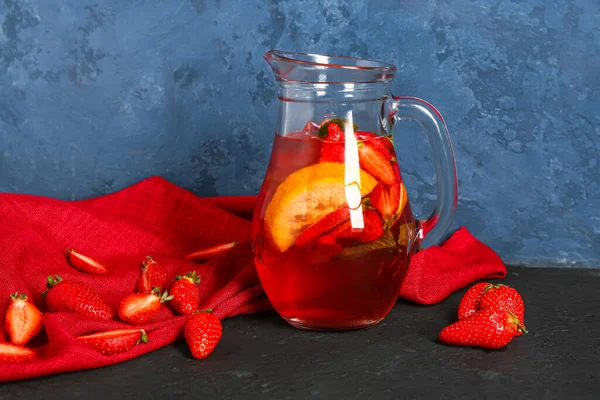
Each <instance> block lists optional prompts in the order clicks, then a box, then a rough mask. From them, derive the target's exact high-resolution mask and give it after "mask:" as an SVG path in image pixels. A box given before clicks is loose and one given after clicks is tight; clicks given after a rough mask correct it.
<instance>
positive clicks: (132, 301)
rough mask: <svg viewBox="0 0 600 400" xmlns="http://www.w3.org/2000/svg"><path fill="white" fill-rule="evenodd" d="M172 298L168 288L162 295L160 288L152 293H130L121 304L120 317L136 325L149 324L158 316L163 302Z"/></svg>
mask: <svg viewBox="0 0 600 400" xmlns="http://www.w3.org/2000/svg"><path fill="white" fill-rule="evenodd" d="M172 298H173V296H169V293H168V292H167V291H166V290H165V292H164V293H163V294H162V295H161V294H160V291H159V290H158V288H155V289H154V290H153V291H152V293H136V294H130V295H128V296H125V297H124V298H123V300H121V304H119V317H120V318H121V320H122V321H124V322H127V323H130V324H134V325H143V324H149V323H150V322H154V321H155V320H156V318H157V317H158V313H159V312H160V306H161V304H163V303H164V302H166V301H169V300H171V299H172Z"/></svg>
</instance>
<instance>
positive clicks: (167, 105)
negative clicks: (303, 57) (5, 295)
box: [0, 0, 600, 267]
mask: <svg viewBox="0 0 600 400" xmlns="http://www.w3.org/2000/svg"><path fill="white" fill-rule="evenodd" d="M0 23H1V24H2V29H1V30H0V190H1V191H7V192H22V193H32V194H39V195H49V196H53V197H58V198H64V199H82V198H87V197H90V196H95V195H100V194H103V193H107V192H111V191H115V190H117V189H121V188H123V187H125V186H127V185H129V184H132V183H134V182H136V181H138V180H140V179H142V178H145V177H148V176H150V175H162V176H164V177H165V178H167V179H169V180H171V181H173V182H175V183H177V184H180V185H182V186H184V187H186V188H188V189H190V190H193V191H194V192H196V193H198V194H199V195H203V196H211V195H217V194H219V195H233V194H254V193H256V192H257V191H258V189H259V187H260V184H261V181H262V178H263V174H264V171H265V169H266V165H267V162H268V158H269V152H270V147H271V143H272V135H273V129H274V122H275V112H276V103H275V86H274V81H273V79H272V76H271V73H270V70H269V69H268V67H267V64H266V63H265V62H264V61H263V59H262V55H263V53H264V52H265V51H267V50H269V49H271V48H278V49H282V50H296V51H311V52H325V53H336V54H341V55H352V56H359V57H368V58H373V59H379V60H383V61H389V62H392V63H394V64H396V65H397V66H398V69H399V73H398V76H397V78H396V81H395V84H394V89H395V92H396V93H397V94H405V95H414V96H419V97H423V98H426V99H428V100H429V101H431V102H432V103H433V104H435V105H436V106H437V107H438V108H439V109H440V111H441V112H442V114H443V115H444V116H445V118H446V121H447V123H448V126H449V129H450V132H451V135H452V138H453V142H454V147H455V151H456V157H457V163H458V170H459V174H460V202H459V209H458V215H457V219H456V225H466V226H467V227H468V228H470V229H471V230H472V232H474V233H475V234H476V235H477V236H478V237H479V238H481V239H482V240H484V241H485V242H487V243H488V244H490V245H491V246H492V247H493V248H494V249H496V250H497V251H498V252H499V253H500V255H501V256H502V257H503V258H504V259H505V261H507V262H510V263H515V262H517V263H528V264H530V265H539V264H543V263H550V264H555V265H559V264H566V265H587V266H591V267H600V263H599V261H600V211H599V210H600V173H599V168H600V165H599V163H600V150H599V147H600V79H599V75H600V2H598V1H597V0H555V1H543V0H526V1H487V0H479V1H472V0H450V1H442V0H439V1H433V0H429V1H420V0H412V1H393V0H388V1H383V0H382V1H367V0H360V1H357V0H356V1H335V0H319V1H312V0H305V1H293V0H287V1H280V2H278V1H274V0H273V1H252V0H235V1H234V0H173V1H164V0H147V1H141V0H138V1H135V0H127V1H126V0H93V1H92V0H55V1H48V0H2V2H1V3H0ZM395 138H396V143H399V150H398V151H399V155H400V158H401V165H402V168H403V171H404V175H405V179H406V181H407V186H408V189H409V193H410V196H411V198H412V202H413V204H414V208H415V211H416V213H418V214H422V215H423V214H426V213H427V212H428V211H429V210H430V209H431V207H432V201H433V199H434V198H435V193H434V189H433V187H432V182H433V178H434V176H433V168H432V166H431V163H430V159H429V155H428V145H427V144H426V143H425V139H424V136H423V135H422V134H420V132H419V129H418V128H417V127H415V126H413V125H411V124H410V123H406V124H403V125H401V126H399V128H398V129H397V130H396V132H395ZM414 149H416V150H419V151H420V152H419V153H415V152H414Z"/></svg>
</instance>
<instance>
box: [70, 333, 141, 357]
mask: <svg viewBox="0 0 600 400" xmlns="http://www.w3.org/2000/svg"><path fill="white" fill-rule="evenodd" d="M77 339H79V340H81V341H82V342H84V343H85V344H87V345H88V346H90V347H92V348H94V349H96V350H98V351H99V352H100V353H102V354H106V355H111V354H117V353H123V352H125V351H127V350H129V349H131V348H132V347H133V346H135V345H137V344H138V343H139V342H143V343H148V336H146V332H144V330H143V329H114V330H111V331H104V332H98V333H93V334H91V335H84V336H78V337H77Z"/></svg>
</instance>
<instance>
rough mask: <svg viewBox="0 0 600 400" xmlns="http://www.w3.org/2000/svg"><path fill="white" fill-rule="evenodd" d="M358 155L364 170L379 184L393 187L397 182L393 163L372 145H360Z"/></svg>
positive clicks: (365, 143)
mask: <svg viewBox="0 0 600 400" xmlns="http://www.w3.org/2000/svg"><path fill="white" fill-rule="evenodd" d="M358 155H359V159H360V166H361V167H362V169H364V170H365V171H366V172H368V173H369V174H371V175H372V176H373V177H374V178H375V179H377V180H378V181H379V182H381V183H383V184H384V185H393V184H394V183H395V182H396V174H395V173H394V168H393V165H392V163H391V162H390V160H388V159H386V157H385V155H383V154H382V153H381V152H380V151H379V150H378V149H377V148H376V147H375V146H374V145H373V144H372V143H370V142H360V143H358Z"/></svg>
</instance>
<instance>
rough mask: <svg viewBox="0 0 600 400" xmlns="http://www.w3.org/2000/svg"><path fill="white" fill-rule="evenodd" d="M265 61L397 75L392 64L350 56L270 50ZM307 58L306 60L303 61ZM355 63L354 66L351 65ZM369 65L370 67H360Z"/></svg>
mask: <svg viewBox="0 0 600 400" xmlns="http://www.w3.org/2000/svg"><path fill="white" fill-rule="evenodd" d="M264 57H265V60H267V61H269V60H270V59H274V60H276V61H283V62H290V63H295V64H300V65H306V66H314V67H321V68H337V69H351V70H352V69H353V70H362V71H380V72H388V73H395V72H396V70H397V68H396V66H395V65H394V64H390V63H387V62H384V61H377V60H370V59H365V58H358V57H349V56H338V55H330V54H319V53H303V52H297V51H285V50H269V51H268V52H266V53H265V55H264ZM321 57H322V58H326V59H327V60H326V61H327V62H320V61H310V60H308V59H310V58H313V59H316V60H318V59H319V58H321ZM302 58H306V59H302ZM329 60H338V61H339V62H337V63H335V62H333V63H332V62H328V61H329ZM350 62H354V64H350ZM360 64H368V65H360Z"/></svg>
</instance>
